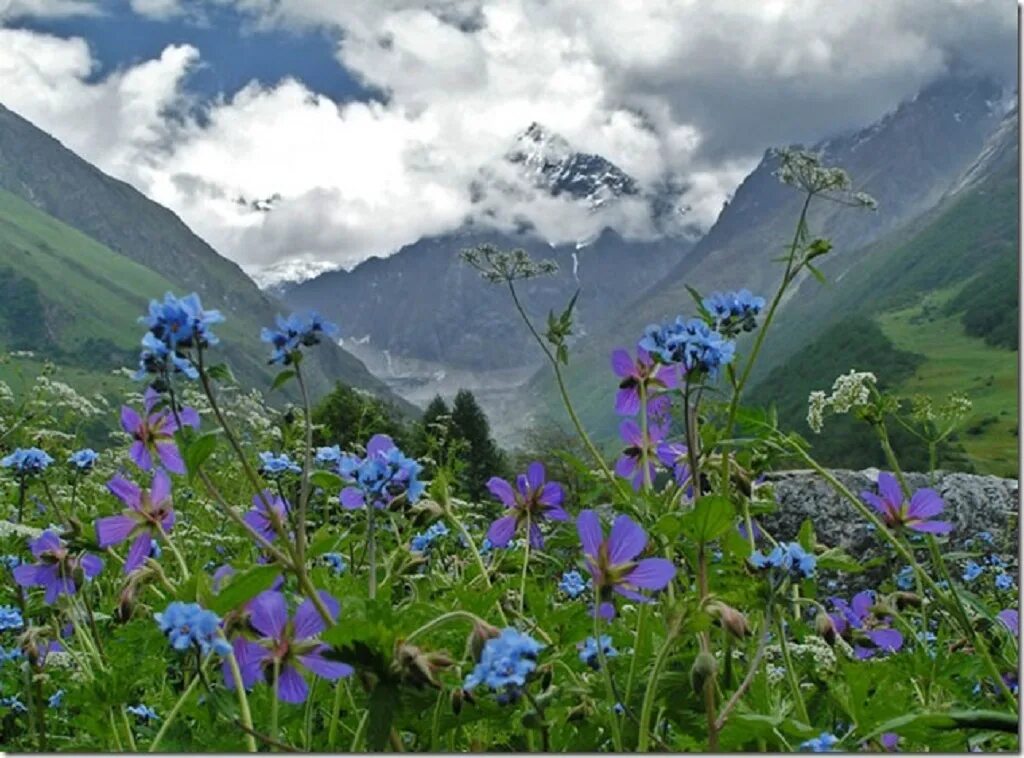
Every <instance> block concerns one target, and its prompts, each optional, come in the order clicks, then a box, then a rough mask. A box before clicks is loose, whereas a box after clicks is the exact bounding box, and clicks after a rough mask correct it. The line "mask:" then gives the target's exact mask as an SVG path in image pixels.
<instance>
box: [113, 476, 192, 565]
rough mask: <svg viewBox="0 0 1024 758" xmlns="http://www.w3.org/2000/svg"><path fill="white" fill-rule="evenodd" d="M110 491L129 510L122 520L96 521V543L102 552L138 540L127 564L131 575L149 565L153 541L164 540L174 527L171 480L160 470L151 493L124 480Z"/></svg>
mask: <svg viewBox="0 0 1024 758" xmlns="http://www.w3.org/2000/svg"><path fill="white" fill-rule="evenodd" d="M107 489H108V490H110V491H111V493H113V494H114V495H115V496H116V497H118V498H119V499H120V500H121V501H122V502H123V503H124V504H125V505H127V506H128V509H127V510H124V511H122V512H121V514H120V515H118V516H107V517H105V518H101V519H96V523H95V528H96V540H97V542H98V543H99V546H100V547H101V548H108V547H110V546H111V545H118V544H120V543H122V542H124V541H125V540H127V539H130V538H131V537H133V536H134V538H135V539H134V541H133V542H132V545H131V547H130V548H129V549H128V555H127V556H126V557H125V562H124V572H125V573H126V574H127V573H130V572H132V571H134V570H135V569H137V568H138V567H139V566H141V565H142V564H143V563H145V561H146V557H147V556H148V555H149V553H150V548H151V545H152V542H153V540H154V539H156V538H157V537H164V536H165V535H166V534H167V532H169V531H171V528H172V527H173V526H174V519H175V516H174V507H173V505H172V504H171V480H170V477H168V476H167V474H166V473H164V472H163V471H161V470H157V472H156V474H154V475H153V484H152V486H151V487H150V489H149V490H144V489H142V488H141V487H139V485H137V484H135V483H134V482H130V481H128V480H127V479H123V478H122V477H120V476H115V477H114V478H113V479H111V480H110V481H109V482H108V483H107Z"/></svg>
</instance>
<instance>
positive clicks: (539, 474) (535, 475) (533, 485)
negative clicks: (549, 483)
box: [526, 461, 545, 492]
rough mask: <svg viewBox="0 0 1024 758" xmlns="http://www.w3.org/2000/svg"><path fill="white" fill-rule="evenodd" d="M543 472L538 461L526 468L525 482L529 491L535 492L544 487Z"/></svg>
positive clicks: (541, 465) (542, 466)
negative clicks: (528, 486)
mask: <svg viewBox="0 0 1024 758" xmlns="http://www.w3.org/2000/svg"><path fill="white" fill-rule="evenodd" d="M544 479H545V472H544V464H543V463H541V462H540V461H534V462H533V463H531V464H530V465H529V466H527V467H526V481H527V483H528V484H529V485H530V490H531V491H532V492H536V491H537V490H539V489H540V488H541V487H543V486H544Z"/></svg>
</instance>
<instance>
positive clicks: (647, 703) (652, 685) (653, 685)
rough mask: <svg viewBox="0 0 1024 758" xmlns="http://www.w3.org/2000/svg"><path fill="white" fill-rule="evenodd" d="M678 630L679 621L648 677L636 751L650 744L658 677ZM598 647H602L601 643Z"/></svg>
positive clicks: (670, 630)
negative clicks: (652, 711)
mask: <svg viewBox="0 0 1024 758" xmlns="http://www.w3.org/2000/svg"><path fill="white" fill-rule="evenodd" d="M678 632H679V624H678V622H677V623H675V624H673V625H672V626H671V627H670V628H669V630H668V634H667V636H666V637H665V642H663V643H662V645H661V649H660V650H659V651H658V655H657V657H656V658H655V659H654V667H653V669H651V673H650V676H649V677H648V678H647V688H646V690H645V691H644V701H643V704H642V705H641V706H640V727H639V739H638V740H637V745H636V751H637V752H638V753H646V752H647V750H648V746H649V745H650V739H651V730H650V723H651V709H652V708H653V707H654V696H655V694H656V692H657V690H658V678H659V677H660V676H661V670H662V669H663V668H664V667H665V661H666V660H668V654H669V652H670V650H671V648H672V643H673V642H674V641H675V637H676V634H678ZM598 647H600V645H599V646H598Z"/></svg>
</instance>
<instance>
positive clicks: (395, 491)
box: [338, 434, 426, 509]
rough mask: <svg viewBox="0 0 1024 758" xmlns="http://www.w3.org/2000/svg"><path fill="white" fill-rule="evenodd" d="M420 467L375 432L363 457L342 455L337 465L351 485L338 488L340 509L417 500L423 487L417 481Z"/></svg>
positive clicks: (391, 442)
mask: <svg viewBox="0 0 1024 758" xmlns="http://www.w3.org/2000/svg"><path fill="white" fill-rule="evenodd" d="M422 470H423V467H422V466H421V465H420V464H419V463H417V462H416V461H414V460H413V459H412V458H409V457H407V456H406V455H405V454H404V453H403V452H402V451H401V450H399V449H398V448H397V447H396V446H395V443H394V441H393V440H392V439H391V438H390V437H389V436H388V435H386V434H375V435H374V436H373V437H372V438H371V439H370V442H369V443H368V444H367V446H366V457H365V458H359V457H358V456H353V455H349V456H343V457H342V460H341V462H340V463H339V465H338V471H339V472H340V473H341V475H342V477H343V478H345V479H347V480H348V481H350V482H352V486H349V487H346V488H345V489H343V490H342V491H341V497H340V500H341V505H342V507H343V508H348V509H353V508H362V507H363V506H364V505H366V504H367V502H369V503H370V504H371V505H372V506H373V507H374V508H386V507H388V506H389V505H391V503H393V502H394V501H395V500H397V499H398V498H400V497H402V496H403V495H404V496H405V498H406V500H407V501H408V502H409V503H414V502H416V501H417V500H419V498H420V496H421V495H422V494H423V491H424V489H425V488H426V487H425V485H424V484H423V482H421V481H420V480H419V474H420V471H422Z"/></svg>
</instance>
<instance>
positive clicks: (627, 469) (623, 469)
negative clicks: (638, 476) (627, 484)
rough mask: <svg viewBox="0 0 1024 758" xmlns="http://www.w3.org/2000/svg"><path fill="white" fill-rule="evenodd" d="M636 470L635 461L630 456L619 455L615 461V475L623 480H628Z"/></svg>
mask: <svg viewBox="0 0 1024 758" xmlns="http://www.w3.org/2000/svg"><path fill="white" fill-rule="evenodd" d="M636 469H637V460H636V458H634V457H633V456H631V455H620V456H619V459H618V460H617V461H615V473H616V474H617V475H619V476H621V477H622V478H623V479H629V478H630V477H632V476H633V473H634V472H635V471H636Z"/></svg>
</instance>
